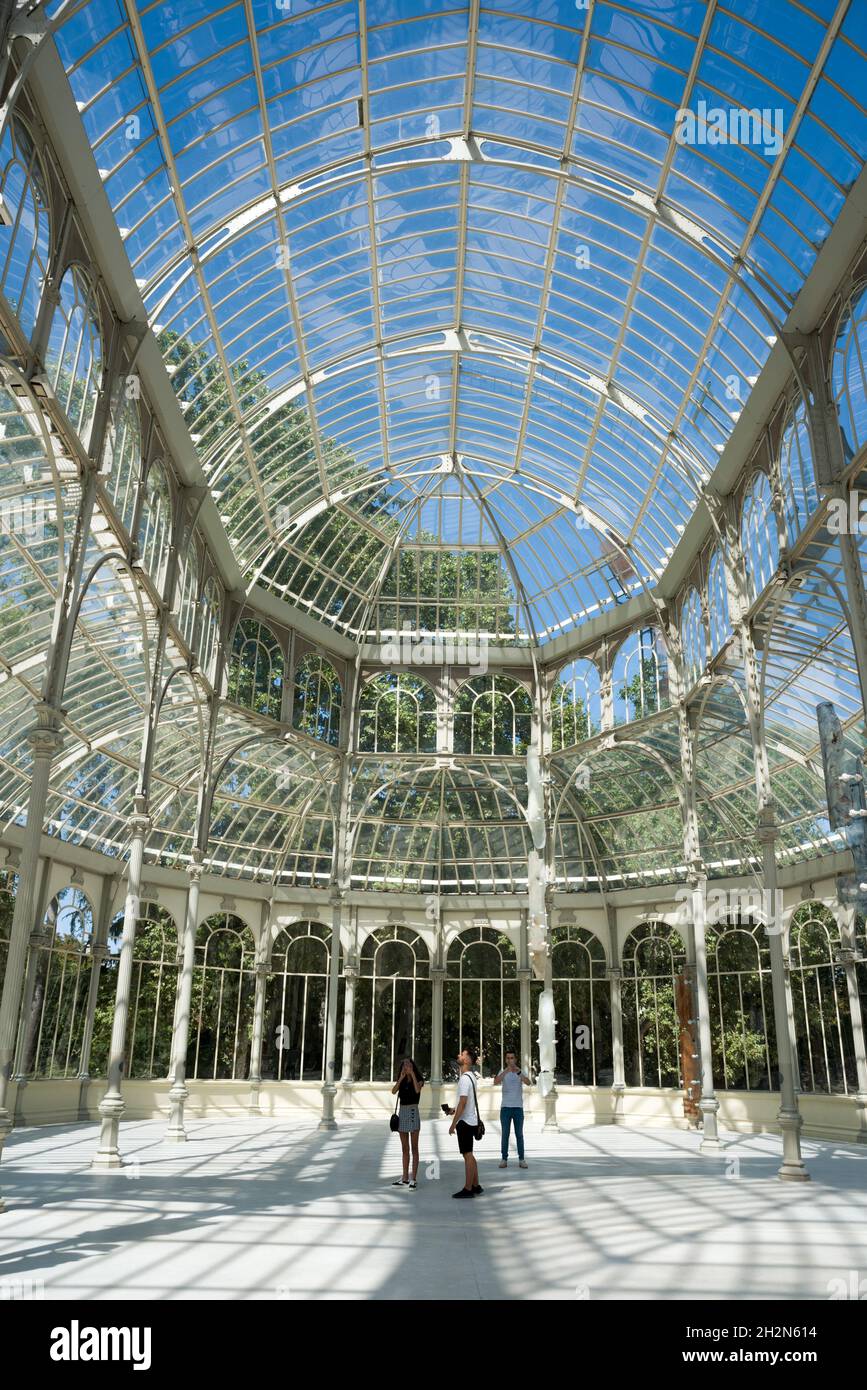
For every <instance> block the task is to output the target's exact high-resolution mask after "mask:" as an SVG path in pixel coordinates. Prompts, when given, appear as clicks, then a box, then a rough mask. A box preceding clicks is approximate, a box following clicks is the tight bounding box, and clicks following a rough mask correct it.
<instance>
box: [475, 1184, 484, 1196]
mask: <svg viewBox="0 0 867 1390" xmlns="http://www.w3.org/2000/svg"><path fill="white" fill-rule="evenodd" d="M484 1190H485V1189H484V1188H483V1187H479V1184H478V1183H476V1185H475V1187H474V1188H473V1191H474V1192H475V1194H476V1196H477V1197H478V1195H479V1193H480V1192H484Z"/></svg>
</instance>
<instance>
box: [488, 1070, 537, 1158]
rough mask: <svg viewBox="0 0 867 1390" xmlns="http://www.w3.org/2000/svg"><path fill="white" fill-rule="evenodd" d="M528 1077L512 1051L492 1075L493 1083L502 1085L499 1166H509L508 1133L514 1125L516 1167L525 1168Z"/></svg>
mask: <svg viewBox="0 0 867 1390" xmlns="http://www.w3.org/2000/svg"><path fill="white" fill-rule="evenodd" d="M529 1084H530V1078H529V1076H527V1074H526V1072H523V1071H521V1069H520V1067H519V1066H518V1059H517V1057H516V1056H515V1054H514V1052H507V1053H506V1065H505V1067H504V1068H503V1070H502V1071H501V1072H500V1074H499V1076H495V1077H494V1085H495V1086H500V1085H502V1087H503V1100H502V1104H501V1106H500V1132H501V1135H502V1148H501V1150H500V1152H501V1153H502V1160H501V1162H500V1167H501V1168H507V1167H508V1166H509V1133H510V1131H511V1128H512V1125H514V1126H515V1142H516V1143H517V1145H518V1167H519V1168H526V1166H527V1165H526V1163H525V1162H524V1091H523V1087H524V1086H529Z"/></svg>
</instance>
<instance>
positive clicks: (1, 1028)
mask: <svg viewBox="0 0 867 1390" xmlns="http://www.w3.org/2000/svg"><path fill="white" fill-rule="evenodd" d="M27 740H28V742H29V744H30V747H31V749H32V750H33V767H32V771H31V781H30V796H29V798H28V803H27V826H26V829H25V832H24V843H23V845H22V847H21V863H20V865H19V868H18V890H17V892H16V894H15V906H14V908H13V912H12V923H11V927H10V930H9V950H8V953H7V957H6V969H5V972H4V975H3V996H2V999H0V1154H2V1151H3V1142H4V1140H5V1138H6V1135H7V1134H8V1133H9V1131H10V1129H11V1128H12V1116H11V1115H10V1113H9V1110H8V1108H7V1100H8V1089H9V1080H10V1077H11V1075H12V1065H13V1062H14V1059H15V1044H16V1041H17V1034H18V1011H19V1009H20V1007H21V992H22V987H23V985H24V969H25V965H26V962H27V949H28V946H29V944H30V933H31V930H32V928H33V913H34V907H35V894H36V879H37V868H38V862H39V848H40V842H41V840H42V826H43V824H44V821H45V803H46V801H47V799H48V781H49V777H50V775H51V764H52V761H53V760H54V758H55V756H56V754H57V753H58V752H59V751H60V748H61V746H62V743H63V736H62V734H61V731H60V714H59V712H58V711H57V710H56V709H54V708H52V706H51V705H49V704H47V703H46V702H44V701H40V702H39V704H37V706H36V724H35V725H34V727H33V728H32V729H31V730H30V732H29V733H28V735H27ZM2 1210H3V1203H2V1199H0V1211H2Z"/></svg>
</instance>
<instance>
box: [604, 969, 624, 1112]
mask: <svg viewBox="0 0 867 1390" xmlns="http://www.w3.org/2000/svg"><path fill="white" fill-rule="evenodd" d="M605 975H606V978H607V980H608V983H609V986H610V988H611V1065H612V1069H613V1071H614V1080H613V1081H612V1083H611V1118H612V1121H613V1122H614V1124H617V1122H618V1120H622V1118H623V1100H624V1097H625V1095H626V1068H625V1066H624V1060H623V1055H624V1054H623V995H622V992H621V981H622V980H623V971H622V970H621V968H620V966H619V965H609V967H608V969H607V970H606V971H605Z"/></svg>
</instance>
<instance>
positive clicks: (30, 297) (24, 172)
mask: <svg viewBox="0 0 867 1390" xmlns="http://www.w3.org/2000/svg"><path fill="white" fill-rule="evenodd" d="M0 166H2V167H0V197H2V199H3V208H4V212H5V217H4V219H3V222H2V225H0V287H2V290H3V293H4V295H5V296H6V299H7V301H8V303H9V307H10V308H11V309H12V310H13V312H14V313H15V314H17V316H18V322H19V324H20V326H21V331H22V332H23V334H24V336H25V337H26V338H27V339H28V340H29V339H30V338H32V337H33V330H34V328H35V327H36V316H37V314H38V313H39V305H40V303H41V302H42V291H43V289H44V288H45V281H46V279H47V277H48V263H49V258H50V255H51V222H50V209H49V203H48V194H47V192H46V183H45V174H44V171H43V169H42V164H41V161H40V159H39V156H38V154H37V153H36V148H35V146H34V144H33V141H32V140H31V138H30V133H29V131H28V130H27V127H26V126H25V125H24V122H23V121H21V120H20V119H19V118H18V117H17V116H15V115H13V116H12V119H11V120H10V121H8V122H7V124H6V130H5V132H4V135H3V145H2V148H0Z"/></svg>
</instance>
